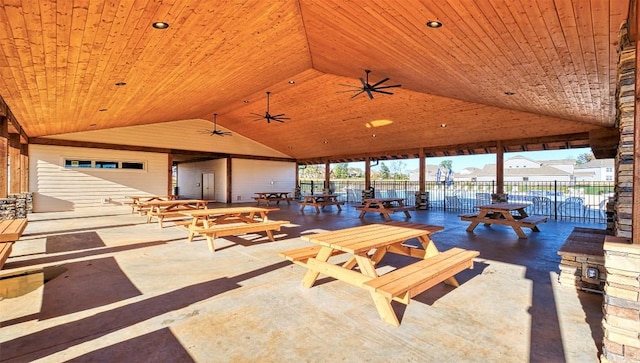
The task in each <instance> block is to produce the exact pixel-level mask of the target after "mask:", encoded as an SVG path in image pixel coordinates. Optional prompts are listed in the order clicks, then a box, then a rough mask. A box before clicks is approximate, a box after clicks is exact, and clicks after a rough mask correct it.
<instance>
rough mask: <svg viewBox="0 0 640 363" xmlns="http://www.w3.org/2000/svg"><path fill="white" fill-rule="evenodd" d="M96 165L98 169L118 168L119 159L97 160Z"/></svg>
mask: <svg viewBox="0 0 640 363" xmlns="http://www.w3.org/2000/svg"><path fill="white" fill-rule="evenodd" d="M95 167H96V168H98V169H117V168H118V162H117V161H96V164H95Z"/></svg>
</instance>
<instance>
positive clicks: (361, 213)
mask: <svg viewBox="0 0 640 363" xmlns="http://www.w3.org/2000/svg"><path fill="white" fill-rule="evenodd" d="M366 213H367V211H365V210H362V211H360V215H359V216H358V218H364V215H365V214H366Z"/></svg>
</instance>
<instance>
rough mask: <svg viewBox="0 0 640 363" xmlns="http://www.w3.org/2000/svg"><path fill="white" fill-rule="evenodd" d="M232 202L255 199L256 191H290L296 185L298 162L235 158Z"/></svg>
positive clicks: (232, 164)
mask: <svg viewBox="0 0 640 363" xmlns="http://www.w3.org/2000/svg"><path fill="white" fill-rule="evenodd" d="M231 168H232V172H233V181H232V186H231V188H232V189H231V190H232V191H233V195H232V196H231V197H232V203H246V202H250V201H253V200H254V199H253V197H255V194H254V193H255V192H271V191H274V192H289V193H292V194H291V195H293V192H294V189H295V187H296V182H295V180H296V179H295V178H296V163H295V162H285V161H265V160H249V159H233V160H232V162H231Z"/></svg>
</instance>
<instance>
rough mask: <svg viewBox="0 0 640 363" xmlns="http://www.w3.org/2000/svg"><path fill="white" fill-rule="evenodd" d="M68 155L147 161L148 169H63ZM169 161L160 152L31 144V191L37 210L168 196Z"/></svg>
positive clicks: (94, 158) (77, 157)
mask: <svg viewBox="0 0 640 363" xmlns="http://www.w3.org/2000/svg"><path fill="white" fill-rule="evenodd" d="M65 158H68V159H70V158H73V159H81V160H103V161H131V162H144V163H145V170H127V169H125V170H123V169H89V168H86V169H85V168H82V169H80V168H78V169H71V168H64V160H65ZM167 162H168V157H167V155H166V154H160V153H148V152H136V151H121V150H107V149H94V148H78V147H66V146H50V145H37V144H31V145H29V190H30V191H31V192H33V208H34V212H48V211H65V210H73V209H75V208H81V207H96V206H105V205H114V204H122V203H123V202H125V201H126V196H127V195H139V194H158V195H166V194H167V191H168V177H169V174H168V168H167ZM105 200H108V202H106V203H105V202H104V201H105Z"/></svg>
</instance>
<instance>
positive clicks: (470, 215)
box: [458, 213, 478, 221]
mask: <svg viewBox="0 0 640 363" xmlns="http://www.w3.org/2000/svg"><path fill="white" fill-rule="evenodd" d="M458 217H460V219H462V220H463V221H464V220H469V219H470V218H477V217H478V213H464V214H459V215H458ZM465 218H466V219H465Z"/></svg>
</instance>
